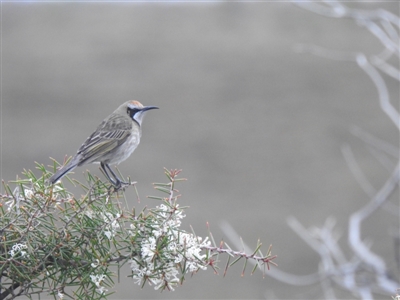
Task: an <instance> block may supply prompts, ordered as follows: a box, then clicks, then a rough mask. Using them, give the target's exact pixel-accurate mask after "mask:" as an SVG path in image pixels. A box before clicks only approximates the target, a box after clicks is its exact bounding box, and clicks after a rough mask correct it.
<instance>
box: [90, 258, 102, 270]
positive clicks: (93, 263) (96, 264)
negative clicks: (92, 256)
mask: <svg viewBox="0 0 400 300" xmlns="http://www.w3.org/2000/svg"><path fill="white" fill-rule="evenodd" d="M99 264H100V261H99V260H98V259H96V260H95V262H92V263H91V264H90V265H91V266H92V268H96V267H97V266H98V265H99Z"/></svg>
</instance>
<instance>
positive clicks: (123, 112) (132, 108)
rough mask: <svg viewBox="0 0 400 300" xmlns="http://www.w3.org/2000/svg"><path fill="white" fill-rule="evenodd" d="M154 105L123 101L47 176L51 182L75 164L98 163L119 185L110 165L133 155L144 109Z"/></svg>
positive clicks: (117, 184) (119, 181) (55, 180)
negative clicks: (70, 156)
mask: <svg viewBox="0 0 400 300" xmlns="http://www.w3.org/2000/svg"><path fill="white" fill-rule="evenodd" d="M155 108H158V107H155V106H143V105H142V104H141V103H140V102H139V101H134V100H132V101H128V102H125V103H124V104H122V105H121V106H120V107H118V108H117V109H116V110H115V111H114V112H113V113H112V114H111V115H110V116H108V117H107V118H105V119H104V121H103V122H102V123H101V124H100V125H99V126H98V127H97V129H96V130H95V131H94V132H93V133H92V134H91V135H90V136H89V137H88V138H87V139H86V141H85V142H84V143H83V144H82V146H81V147H80V148H79V149H78V152H77V153H76V154H75V156H74V157H73V158H72V159H71V161H70V162H69V163H68V164H67V165H65V166H63V167H62V168H61V169H60V170H58V171H57V172H56V173H55V174H54V175H53V176H52V177H51V178H50V179H49V181H50V183H51V184H54V183H55V182H57V181H58V180H59V179H61V178H62V177H63V176H64V175H65V174H67V173H68V172H69V171H71V170H72V169H74V168H75V167H77V166H82V165H86V164H90V163H100V164H101V167H102V169H103V170H104V172H105V174H106V175H107V177H108V179H109V180H110V181H111V183H113V184H114V185H115V186H117V187H119V186H121V183H122V181H121V180H120V179H119V178H118V177H117V176H116V175H115V174H114V172H113V171H112V170H111V168H110V167H109V165H110V164H119V163H120V162H122V161H124V160H125V159H127V158H128V157H129V156H130V155H131V154H132V152H133V151H134V150H135V149H136V147H137V146H138V145H139V142H140V137H141V134H142V132H141V125H142V120H143V117H144V115H145V112H146V111H147V110H150V109H155ZM108 171H110V172H111V174H112V175H113V177H114V179H112V178H111V177H110V175H109V173H108Z"/></svg>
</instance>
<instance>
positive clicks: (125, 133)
mask: <svg viewBox="0 0 400 300" xmlns="http://www.w3.org/2000/svg"><path fill="white" fill-rule="evenodd" d="M131 129H132V121H131V120H130V119H128V118H121V116H120V115H114V114H113V115H111V116H110V117H109V118H108V119H107V120H104V121H103V122H102V123H101V124H100V125H99V126H98V127H97V129H96V130H95V132H93V133H92V135H91V136H89V137H88V138H87V139H86V141H85V142H84V143H83V144H82V146H81V147H80V148H79V150H78V153H77V156H78V155H79V156H80V161H79V165H81V164H83V163H84V162H87V161H89V162H94V161H97V158H99V157H101V156H103V155H105V154H106V153H108V152H110V151H112V150H114V149H115V148H117V147H118V146H119V145H121V144H123V143H124V142H125V141H126V140H127V138H128V137H129V136H130V134H131Z"/></svg>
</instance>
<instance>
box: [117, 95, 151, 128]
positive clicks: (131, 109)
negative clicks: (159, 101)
mask: <svg viewBox="0 0 400 300" xmlns="http://www.w3.org/2000/svg"><path fill="white" fill-rule="evenodd" d="M121 108H122V109H123V110H124V111H125V112H126V113H127V114H128V116H129V117H130V118H131V119H132V120H133V121H135V122H136V123H137V124H138V125H139V126H141V125H142V121H143V117H144V115H145V114H146V112H147V111H148V110H150V109H156V108H158V107H157V106H143V104H142V103H140V102H139V101H136V100H131V101H128V102H125V103H124V104H123V105H122V107H121Z"/></svg>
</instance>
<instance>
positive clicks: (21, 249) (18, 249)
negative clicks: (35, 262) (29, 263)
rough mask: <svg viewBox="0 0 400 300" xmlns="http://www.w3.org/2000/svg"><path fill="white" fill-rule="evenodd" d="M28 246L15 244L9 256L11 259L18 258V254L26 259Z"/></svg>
mask: <svg viewBox="0 0 400 300" xmlns="http://www.w3.org/2000/svg"><path fill="white" fill-rule="evenodd" d="M27 248H28V246H26V245H25V244H15V245H13V246H12V248H11V250H10V251H8V254H10V255H11V257H16V256H17V255H18V254H19V255H20V257H24V256H25V255H26V251H25V249H27Z"/></svg>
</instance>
